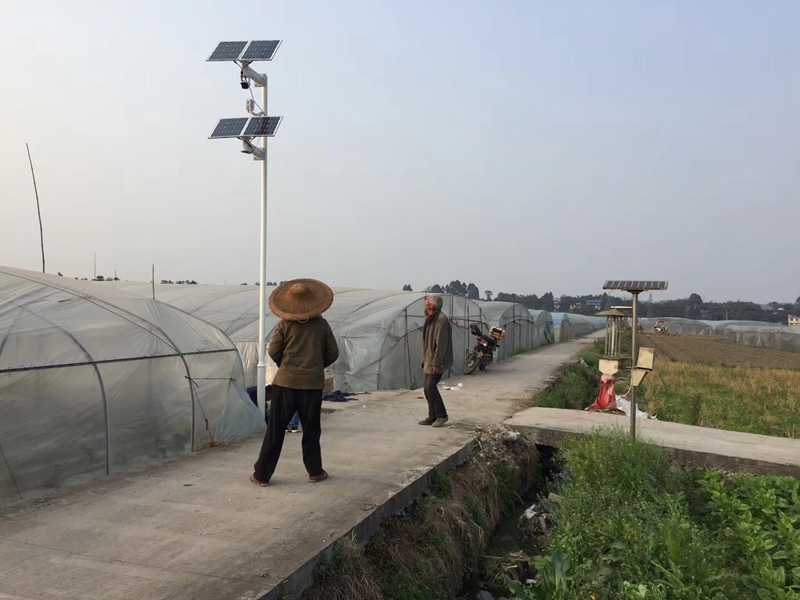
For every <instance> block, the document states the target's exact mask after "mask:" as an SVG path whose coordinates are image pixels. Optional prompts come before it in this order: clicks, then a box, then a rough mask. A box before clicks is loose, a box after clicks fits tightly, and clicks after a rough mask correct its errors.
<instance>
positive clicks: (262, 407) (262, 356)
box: [256, 73, 268, 418]
mask: <svg viewBox="0 0 800 600" xmlns="http://www.w3.org/2000/svg"><path fill="white" fill-rule="evenodd" d="M267 83H268V81H267V75H266V73H265V74H264V87H263V88H261V110H263V111H264V116H267ZM262 139H263V140H264V142H263V145H262V148H263V149H264V159H263V160H262V161H261V255H260V256H261V274H260V275H259V282H258V285H259V290H258V381H257V385H258V389H257V390H256V398H257V401H258V410H259V411H260V412H261V417H262V418H263V417H265V416H266V414H267V397H266V387H267V357H266V344H267V340H266V337H267V332H266V331H265V328H266V322H265V321H266V320H265V318H264V315H265V313H266V310H267V137H266V136H264V137H263V138H262Z"/></svg>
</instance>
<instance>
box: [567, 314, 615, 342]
mask: <svg viewBox="0 0 800 600" xmlns="http://www.w3.org/2000/svg"><path fill="white" fill-rule="evenodd" d="M569 324H570V331H571V332H572V337H583V336H584V335H589V334H590V333H594V332H595V331H599V330H600V329H605V326H606V320H605V319H604V318H603V317H589V316H586V315H579V314H577V313H569Z"/></svg>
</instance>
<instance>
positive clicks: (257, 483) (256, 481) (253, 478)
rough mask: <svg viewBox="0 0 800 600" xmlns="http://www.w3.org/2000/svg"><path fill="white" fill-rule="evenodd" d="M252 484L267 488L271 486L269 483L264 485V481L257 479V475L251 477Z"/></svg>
mask: <svg viewBox="0 0 800 600" xmlns="http://www.w3.org/2000/svg"><path fill="white" fill-rule="evenodd" d="M250 483H254V484H255V485H257V486H258V487H267V486H268V485H269V483H264V482H263V481H259V480H258V479H256V476H255V474H253V475H250Z"/></svg>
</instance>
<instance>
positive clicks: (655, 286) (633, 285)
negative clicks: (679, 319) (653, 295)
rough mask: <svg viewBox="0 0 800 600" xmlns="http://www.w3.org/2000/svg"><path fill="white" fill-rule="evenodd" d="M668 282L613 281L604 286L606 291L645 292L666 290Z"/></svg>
mask: <svg viewBox="0 0 800 600" xmlns="http://www.w3.org/2000/svg"><path fill="white" fill-rule="evenodd" d="M668 285H669V282H668V281H652V280H640V279H635V280H629V279H627V280H626V279H611V280H609V281H606V282H605V284H604V285H603V289H604V290H625V291H627V292H644V291H645V290H666V289H667V286H668Z"/></svg>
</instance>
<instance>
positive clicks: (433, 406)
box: [425, 373, 447, 419]
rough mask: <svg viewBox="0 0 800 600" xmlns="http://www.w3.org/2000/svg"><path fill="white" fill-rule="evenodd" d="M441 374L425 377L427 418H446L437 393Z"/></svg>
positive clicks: (445, 412) (445, 410)
mask: <svg viewBox="0 0 800 600" xmlns="http://www.w3.org/2000/svg"><path fill="white" fill-rule="evenodd" d="M441 380H442V374H441V373H439V374H437V375H425V400H427V401H428V418H429V419H443V418H445V417H446V416H447V409H446V408H445V407H444V400H442V394H441V393H440V392H439V388H438V387H437V386H438V385H439V382H440V381H441Z"/></svg>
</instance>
